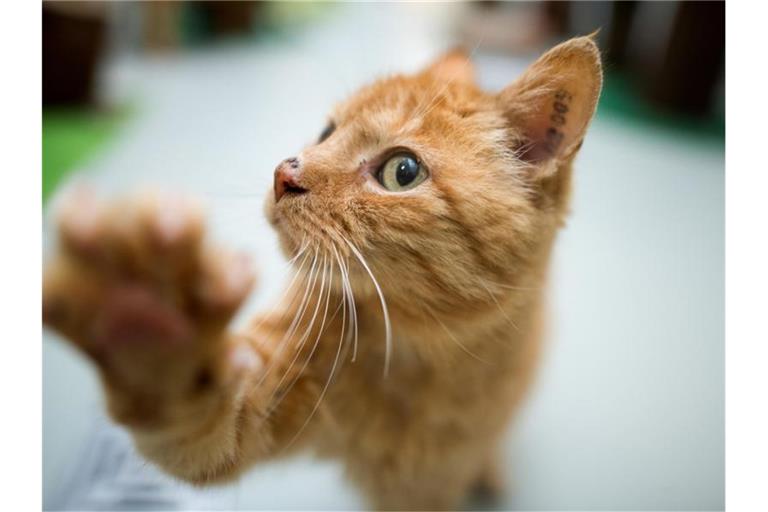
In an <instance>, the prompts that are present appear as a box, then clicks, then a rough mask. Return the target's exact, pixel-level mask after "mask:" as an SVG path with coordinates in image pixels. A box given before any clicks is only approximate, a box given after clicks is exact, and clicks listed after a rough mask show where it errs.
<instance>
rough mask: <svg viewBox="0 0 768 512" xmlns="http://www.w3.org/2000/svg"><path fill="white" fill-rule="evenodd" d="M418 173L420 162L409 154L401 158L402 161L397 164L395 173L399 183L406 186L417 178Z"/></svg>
mask: <svg viewBox="0 0 768 512" xmlns="http://www.w3.org/2000/svg"><path fill="white" fill-rule="evenodd" d="M418 174H419V163H418V162H417V161H416V160H414V159H413V158H411V157H409V156H407V157H405V158H403V159H402V160H400V163H399V164H397V173H396V174H395V177H396V179H397V183H399V184H400V186H401V187H404V186H405V185H407V184H409V183H410V182H412V181H413V180H415V179H416V176H418Z"/></svg>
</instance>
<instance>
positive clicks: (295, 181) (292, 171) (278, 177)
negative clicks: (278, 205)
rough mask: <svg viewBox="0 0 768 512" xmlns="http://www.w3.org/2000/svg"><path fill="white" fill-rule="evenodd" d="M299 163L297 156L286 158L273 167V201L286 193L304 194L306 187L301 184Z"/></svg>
mask: <svg viewBox="0 0 768 512" xmlns="http://www.w3.org/2000/svg"><path fill="white" fill-rule="evenodd" d="M300 180H301V164H300V162H299V159H298V158H295V157H294V158H286V159H285V160H283V161H282V162H280V164H279V165H278V166H277V168H275V202H277V201H279V200H280V198H282V197H283V196H284V195H286V194H293V195H298V194H304V193H305V192H309V190H308V189H306V188H304V187H303V186H302V185H301V181H300Z"/></svg>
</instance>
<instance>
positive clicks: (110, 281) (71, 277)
mask: <svg viewBox="0 0 768 512" xmlns="http://www.w3.org/2000/svg"><path fill="white" fill-rule="evenodd" d="M57 222H58V224H57V227H58V234H59V245H58V248H57V249H56V251H55V252H54V254H53V255H52V257H51V258H50V259H49V263H48V264H47V265H46V268H45V271H44V279H43V321H44V323H45V324H46V325H48V326H50V327H51V328H53V329H55V330H56V331H58V332H59V333H61V334H62V335H64V336H65V337H66V338H68V339H69V340H70V341H72V342H73V343H74V344H75V345H76V346H77V347H79V348H80V349H82V350H83V351H84V352H85V353H86V354H88V355H89V356H90V357H91V358H92V359H93V360H94V361H95V362H96V363H97V365H98V367H99V369H100V370H101V373H102V376H103V377H104V380H105V383H106V385H107V387H108V388H109V389H114V390H118V391H120V392H122V393H124V394H126V393H127V394H130V395H133V396H142V397H160V396H164V397H165V396H175V395H182V394H184V393H188V392H189V391H190V390H194V389H195V388H196V387H206V386H209V385H210V384H211V382H213V381H215V380H216V378H217V375H216V374H217V368H216V364H214V362H215V361H218V360H220V359H222V358H221V357H219V356H220V355H221V353H222V352H223V351H225V350H226V346H225V345H226V343H225V342H224V341H223V340H224V339H225V336H224V331H225V328H226V325H227V323H228V321H229V320H230V318H231V317H232V315H233V314H234V313H235V311H236V310H237V308H238V307H239V306H240V304H241V302H242V301H243V300H244V299H245V297H246V296H247V294H248V293H249V291H250V289H251V287H252V284H253V274H252V272H251V269H250V262H249V260H248V258H247V257H245V256H244V255H242V254H238V253H234V252H228V251H224V250H221V249H218V248H214V247H211V246H209V245H207V244H206V243H205V240H204V232H205V228H204V223H203V215H202V211H201V209H200V207H199V206H198V205H197V204H195V203H194V202H192V201H190V200H189V199H186V198H182V197H177V196H169V195H160V194H154V193H152V194H148V193H145V194H142V195H137V196H134V197H130V198H126V199H123V200H119V201H116V202H111V203H105V202H102V201H100V200H99V198H97V197H96V196H95V195H94V194H93V193H92V192H90V191H87V190H79V191H77V192H75V193H73V194H71V195H70V196H69V197H67V198H66V200H65V201H64V203H63V204H62V207H61V208H60V210H59V211H58V215H57ZM152 400H154V398H152V399H149V400H148V401H149V402H150V403H151V402H152Z"/></svg>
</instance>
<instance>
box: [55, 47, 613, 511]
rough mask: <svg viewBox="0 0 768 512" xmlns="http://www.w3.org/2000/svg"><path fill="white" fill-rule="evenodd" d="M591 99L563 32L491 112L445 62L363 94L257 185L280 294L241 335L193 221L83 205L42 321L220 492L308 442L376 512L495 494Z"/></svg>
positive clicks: (67, 210)
mask: <svg viewBox="0 0 768 512" xmlns="http://www.w3.org/2000/svg"><path fill="white" fill-rule="evenodd" d="M601 82H602V73H601V65H600V57H599V52H598V50H597V47H596V46H595V44H594V42H593V41H592V39H590V38H587V37H582V38H577V39H572V40H570V41H568V42H566V43H564V44H561V45H559V46H557V47H555V48H554V49H552V50H550V51H549V52H548V53H546V54H545V55H544V56H543V57H541V58H540V59H539V60H538V61H537V62H535V63H534V64H533V65H532V66H531V67H530V68H529V69H528V70H527V71H526V72H525V74H524V75H523V76H522V77H520V78H519V79H518V80H516V81H515V82H513V83H512V84H511V85H509V86H508V87H507V88H505V89H504V90H502V91H501V92H500V93H498V94H489V93H486V92H483V91H481V90H479V89H478V88H477V86H476V85H475V84H474V81H473V73H472V70H471V66H470V65H469V63H468V59H467V57H466V56H465V55H464V54H461V53H460V52H452V53H449V54H447V55H445V56H444V57H442V58H441V59H439V60H438V61H437V62H435V63H434V64H433V65H431V66H430V67H429V68H428V69H426V70H425V71H423V72H421V73H419V74H417V75H415V76H394V77H391V78H388V79H385V80H381V81H378V82H376V83H374V84H373V85H370V86H368V87H365V88H363V89H362V90H361V91H359V92H358V93H357V94H355V95H354V96H353V97H352V98H350V99H349V100H348V101H346V102H344V103H342V104H341V105H339V106H338V107H337V108H336V109H335V110H334V112H333V113H332V115H331V122H330V123H329V125H328V127H327V128H326V129H325V131H324V132H323V134H322V136H321V138H320V140H319V141H318V143H317V144H315V145H314V146H311V147H308V148H306V149H305V150H304V151H303V152H302V153H300V154H299V155H298V156H297V157H295V158H290V159H287V160H285V161H284V162H282V163H281V164H280V165H279V166H278V167H277V169H276V170H275V185H274V191H270V194H269V197H268V199H267V204H266V213H267V216H268V218H269V220H270V221H271V222H272V224H273V225H274V227H275V229H276V230H277V231H278V233H279V237H280V242H281V245H282V248H283V250H284V251H285V253H286V254H288V255H291V256H293V259H292V260H291V261H292V265H293V267H294V268H295V276H294V279H293V281H292V282H291V283H290V285H289V286H288V288H287V290H286V293H285V296H284V298H283V299H282V300H281V301H280V302H279V303H278V304H277V305H276V306H275V307H274V308H273V310H272V311H271V312H269V313H266V314H263V315H261V316H259V317H258V318H257V319H255V321H254V322H253V323H252V325H251V326H250V327H249V328H248V329H246V330H245V331H243V332H240V333H236V332H231V331H230V330H228V327H227V326H228V322H229V320H230V318H231V317H232V314H233V313H234V312H235V310H236V309H237V307H238V305H239V304H240V303H241V302H242V300H243V299H244V298H245V297H246V295H247V294H248V292H249V289H250V287H251V283H252V278H251V274H250V272H249V270H248V265H247V260H246V259H245V258H243V257H241V256H239V255H237V254H235V253H229V252H226V251H223V250H220V249H218V248H216V247H214V246H211V245H210V244H209V243H208V241H207V240H206V239H205V237H204V227H203V222H202V215H201V213H200V210H199V209H198V208H197V207H195V206H194V204H192V203H190V202H188V201H184V200H171V199H169V198H166V197H160V196H151V197H147V196H146V195H144V196H142V197H140V198H136V199H127V200H123V201H120V202H117V203H111V204H110V203H103V202H100V201H98V200H97V199H96V198H94V197H92V196H91V195H89V194H87V193H81V194H79V195H77V196H76V197H74V198H71V199H70V201H69V202H68V203H67V204H66V205H65V206H64V207H63V208H62V211H61V212H60V213H61V215H60V217H59V219H60V225H59V226H60V235H61V237H60V238H61V244H60V248H59V250H58V251H57V253H56V254H55V255H54V257H53V258H52V260H51V261H50V263H49V264H48V266H47V268H46V271H45V280H44V301H43V303H44V307H43V309H44V319H45V322H46V324H48V325H50V326H51V327H53V328H54V329H56V330H57V331H59V332H60V333H62V334H63V335H64V336H66V337H67V338H69V339H70V340H72V342H74V343H75V344H76V345H77V346H78V347H79V348H81V349H82V350H83V351H84V352H85V353H86V354H87V355H88V356H90V357H91V358H92V359H93V361H94V362H95V363H96V366H97V367H98V369H99V374H100V376H101V378H102V380H103V383H104V387H105V390H106V396H107V403H108V408H109V412H110V414H111V415H112V417H113V418H114V419H115V420H116V421H118V422H120V423H122V424H123V425H125V426H127V427H128V428H129V429H130V431H131V433H132V435H133V437H134V439H135V442H136V446H137V447H138V449H139V450H140V452H141V453H142V454H144V455H145V456H146V457H147V458H148V459H149V460H151V461H153V462H154V463H156V464H157V465H159V466H160V467H161V468H163V469H164V470H165V471H167V472H168V473H171V474H172V475H175V476H177V477H179V478H182V479H185V480H188V481H190V482H194V483H196V484H206V483H213V482H221V481H226V480H229V479H233V478H235V477H237V476H238V475H239V474H241V473H242V472H243V471H245V470H246V469H248V467H250V466H251V465H252V464H254V463H257V462H260V461H264V460H269V459H271V458H274V457H278V456H281V455H284V454H287V453H291V452H294V451H295V450H299V449H302V448H312V449H314V450H315V451H316V452H317V453H318V454H320V455H322V456H330V457H335V458H337V459H340V460H341V461H342V463H343V464H344V465H345V467H346V470H347V474H348V476H349V478H350V479H352V480H353V481H354V482H355V483H356V484H357V485H358V486H359V488H360V489H361V490H362V491H363V492H364V493H365V494H366V496H367V497H368V498H369V499H370V503H371V505H372V506H374V507H376V508H379V509H448V508H454V507H456V506H458V505H459V504H460V503H461V500H462V499H463V498H464V497H465V496H466V494H467V492H468V491H470V490H472V489H473V488H476V487H477V486H482V487H485V488H489V487H490V488H493V487H495V486H497V485H498V480H497V479H498V476H497V475H496V469H497V468H496V464H497V461H496V460H495V458H496V456H497V454H498V452H499V442H500V438H501V436H502V435H503V434H504V432H505V431H506V430H507V425H508V422H509V420H510V418H511V416H512V414H513V412H514V411H515V408H516V407H517V405H518V404H519V402H520V400H521V398H522V397H523V395H524V393H525V391H526V388H528V385H529V383H530V381H531V379H532V375H533V373H534V368H535V362H536V358H537V353H538V351H539V344H540V341H541V330H542V323H543V322H542V316H543V315H542V303H543V298H542V291H541V290H542V287H543V285H544V281H545V275H546V269H547V264H548V259H549V255H550V251H551V247H552V242H553V239H554V237H555V232H556V231H557V228H558V227H559V226H560V225H561V224H562V223H563V219H564V217H565V215H566V212H567V209H568V198H569V190H570V181H571V163H572V161H573V158H574V156H575V155H576V153H577V151H578V149H579V147H580V146H581V142H582V139H583V137H584V134H585V131H586V129H587V125H588V124H589V121H590V119H591V117H592V115H593V112H594V110H595V105H596V102H597V98H598V95H599V93H600V88H601Z"/></svg>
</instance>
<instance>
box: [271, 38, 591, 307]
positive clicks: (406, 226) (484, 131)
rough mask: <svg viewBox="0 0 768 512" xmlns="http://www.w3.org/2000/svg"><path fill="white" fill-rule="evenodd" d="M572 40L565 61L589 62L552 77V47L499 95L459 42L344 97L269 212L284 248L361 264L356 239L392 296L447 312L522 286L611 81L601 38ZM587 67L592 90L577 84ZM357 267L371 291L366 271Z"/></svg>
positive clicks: (287, 165) (278, 179) (284, 171)
mask: <svg viewBox="0 0 768 512" xmlns="http://www.w3.org/2000/svg"><path fill="white" fill-rule="evenodd" d="M573 41H575V42H573ZM573 41H572V42H569V43H566V45H569V46H566V45H561V47H558V48H561V49H560V50H559V54H557V55H555V57H560V56H561V55H565V54H574V55H575V56H574V57H573V58H570V59H569V60H568V62H567V63H566V64H567V65H568V66H570V67H575V68H578V69H577V70H574V71H572V72H570V74H569V73H567V72H566V73H562V76H563V77H565V78H566V82H567V83H560V82H561V81H562V80H561V81H557V80H555V81H553V77H554V78H557V73H556V69H555V68H554V67H553V64H552V63H551V62H550V61H552V60H553V59H552V57H549V58H548V57H547V56H545V57H543V58H542V59H541V60H540V61H538V62H537V63H536V64H535V65H534V66H532V68H531V70H529V71H528V72H527V73H526V75H525V76H524V77H522V78H521V79H520V80H518V81H517V82H515V83H514V84H512V85H511V86H510V87H508V88H507V89H505V90H504V91H502V92H501V93H499V94H488V93H485V92H483V91H480V90H479V89H478V88H477V87H476V86H475V84H474V81H473V77H472V71H471V67H470V65H469V62H468V59H467V58H466V56H464V55H462V54H459V53H450V54H448V55H446V56H444V57H443V58H442V59H440V60H438V61H437V62H436V63H434V64H433V65H432V66H430V67H429V68H428V69H426V70H425V71H423V72H421V73H419V74H417V75H414V76H395V77H392V78H388V79H384V80H380V81H378V82H376V83H374V84H372V85H370V86H368V87H365V88H363V89H362V90H360V91H359V92H358V93H357V94H355V95H354V96H352V97H351V98H349V99H348V100H347V101H345V102H344V103H342V104H340V105H338V106H337V108H336V109H335V110H334V111H333V112H332V114H331V116H330V121H329V123H328V126H327V127H326V128H325V129H324V130H323V132H322V134H321V136H320V138H319V140H318V142H317V143H316V144H314V145H312V146H310V147H308V148H306V149H304V151H302V152H301V153H300V154H299V155H297V156H296V157H295V158H292V159H288V160H286V161H284V162H283V163H281V164H280V165H279V166H278V168H277V169H276V171H275V190H274V192H273V193H271V194H270V197H269V198H268V199H267V209H266V210H267V215H268V218H269V219H270V220H271V222H272V223H273V224H274V226H275V227H276V229H277V231H278V233H279V236H280V240H281V243H282V245H283V248H284V250H285V251H286V252H287V253H288V254H289V255H292V253H295V252H296V251H297V250H299V249H300V248H302V247H304V246H307V245H308V246H309V247H310V250H311V251H314V249H316V248H318V249H319V250H320V257H321V258H327V259H328V260H329V263H331V259H333V263H336V261H335V259H336V257H337V255H338V257H339V258H340V259H342V260H345V259H346V258H347V257H349V258H350V259H351V260H352V261H354V260H355V259H356V258H357V256H356V255H355V254H354V249H352V247H354V248H356V249H357V250H358V251H359V253H360V255H361V256H362V257H363V258H364V259H365V261H366V262H367V263H368V265H369V266H370V269H371V270H372V272H373V273H374V274H375V275H376V277H377V278H378V280H379V282H380V283H381V285H382V288H386V289H387V292H388V293H390V294H397V295H403V296H404V297H408V296H410V297H412V298H415V299H418V300H420V301H421V302H424V301H425V300H426V301H428V302H429V303H430V304H431V305H432V306H433V307H435V308H440V309H442V308H450V307H452V306H455V305H456V304H457V302H466V301H470V302H471V301H473V300H482V301H487V300H488V288H494V289H495V288H496V286H497V285H499V284H501V285H505V286H512V285H515V283H516V277H517V276H516V273H517V272H518V271H519V269H520V268H521V265H525V263H526V261H527V260H528V259H529V258H530V257H532V256H534V255H535V253H536V250H537V246H538V245H540V242H541V241H543V240H546V239H548V237H551V232H552V231H553V229H554V226H555V225H556V223H557V221H559V218H558V215H560V213H561V209H562V208H563V207H564V205H562V204H560V203H561V202H562V197H561V196H562V195H563V194H561V193H560V192H559V191H558V190H550V189H553V188H554V189H558V188H559V187H557V186H554V185H555V184H556V183H559V182H560V181H562V180H561V179H560V177H559V173H560V172H561V171H562V169H561V168H562V167H564V166H568V165H569V163H570V160H571V158H572V157H573V154H574V153H575V149H574V148H575V147H576V146H577V145H578V144H579V143H580V141H581V138H582V137H583V132H584V130H585V128H586V125H587V123H588V121H589V118H591V115H592V111H593V109H594V103H595V100H596V95H597V92H599V86H600V75H599V73H600V71H599V58H598V57H597V52H596V49H595V47H594V44H593V43H592V42H591V41H590V40H587V39H586V38H583V39H579V40H573ZM558 48H556V49H555V50H553V51H551V52H550V54H551V53H552V52H557V51H558ZM547 55H549V54H547ZM554 61H555V64H554V65H556V66H558V68H557V69H559V70H561V71H562V69H563V67H564V66H566V64H563V63H561V62H559V61H558V59H554ZM574 62H575V63H576V65H574ZM550 68H551V69H550ZM569 69H570V68H569ZM566 71H568V70H566ZM585 73H588V74H589V77H590V79H591V82H592V85H591V86H590V87H586V88H585V86H584V84H581V85H579V84H573V83H572V81H573V79H575V78H581V75H582V74H585ZM577 95H578V96H577ZM582 97H583V98H582ZM581 103H584V104H586V106H581ZM561 110H565V112H560V111H561ZM569 113H570V115H569ZM557 114H559V115H560V116H561V117H555V115H557ZM561 118H562V122H560V121H561ZM550 125H551V126H550ZM553 130H554V133H555V135H554V139H553ZM557 134H560V135H559V136H558V135H557ZM558 137H559V139H560V140H559V143H558V141H557V139H558ZM299 261H302V260H301V259H299ZM351 268H352V272H351V277H352V278H354V279H356V281H359V285H360V287H361V288H363V289H369V290H371V289H372V288H371V287H370V285H369V284H365V283H368V281H367V279H368V276H367V275H366V272H363V271H362V270H363V268H362V267H361V266H360V265H357V264H355V265H352V266H351ZM355 269H357V270H355ZM356 284H358V283H356Z"/></svg>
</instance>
